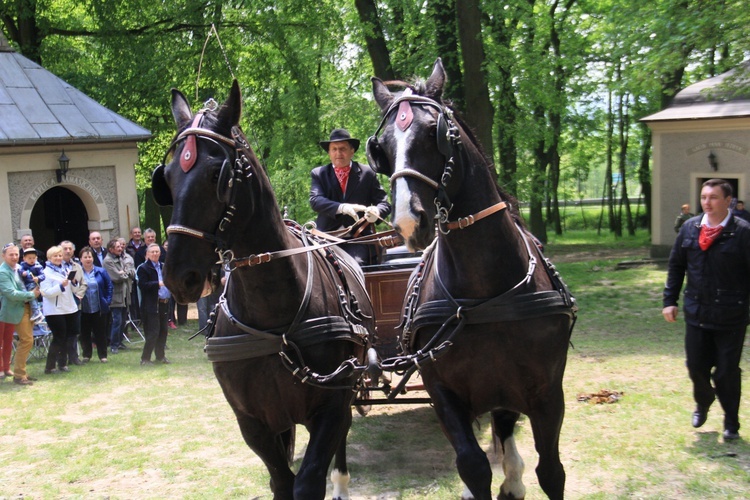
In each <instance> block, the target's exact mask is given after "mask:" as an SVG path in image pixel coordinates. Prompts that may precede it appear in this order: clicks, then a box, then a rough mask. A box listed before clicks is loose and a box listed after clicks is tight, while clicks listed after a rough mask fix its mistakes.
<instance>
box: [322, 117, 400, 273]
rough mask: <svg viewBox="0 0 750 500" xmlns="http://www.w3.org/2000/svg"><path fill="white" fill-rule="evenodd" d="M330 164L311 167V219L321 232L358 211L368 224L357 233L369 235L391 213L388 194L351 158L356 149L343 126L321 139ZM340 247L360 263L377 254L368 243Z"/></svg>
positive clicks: (355, 217)
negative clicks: (314, 214) (324, 139)
mask: <svg viewBox="0 0 750 500" xmlns="http://www.w3.org/2000/svg"><path fill="white" fill-rule="evenodd" d="M320 146H321V147H322V148H323V149H325V150H326V152H327V153H328V157H329V158H330V159H331V163H329V164H328V165H323V166H321V167H316V168H314V169H313V171H312V173H311V176H312V183H311V186H310V206H311V207H312V209H313V210H315V212H317V214H318V218H317V220H316V221H315V222H316V225H317V228H318V229H320V230H321V231H335V230H337V229H341V228H344V227H349V226H351V225H352V224H354V222H355V221H357V220H359V218H360V214H362V216H364V217H365V219H366V220H367V222H369V223H371V224H372V225H370V226H369V227H367V228H366V229H365V230H364V231H363V232H362V233H361V235H362V236H363V235H366V234H372V233H373V232H374V230H373V226H374V224H375V223H376V222H377V221H378V220H381V219H385V218H386V217H388V215H389V214H390V213H391V205H390V203H388V195H387V194H386V193H385V191H384V190H383V188H382V186H381V185H380V183H379V182H378V178H377V176H376V175H375V172H373V171H372V169H371V168H370V167H369V166H368V165H363V164H361V163H357V162H356V161H352V158H353V157H354V153H355V152H356V151H357V149H358V148H359V139H354V138H352V136H351V135H350V134H349V132H348V131H347V130H346V129H343V128H337V129H335V130H334V131H333V132H331V137H330V140H328V141H321V142H320ZM342 248H343V249H344V250H346V251H347V253H349V255H351V256H352V257H354V258H355V259H357V261H358V262H359V263H360V264H362V265H368V264H375V263H376V262H375V260H376V258H377V253H376V251H375V247H374V246H372V245H358V244H349V245H343V246H342Z"/></svg>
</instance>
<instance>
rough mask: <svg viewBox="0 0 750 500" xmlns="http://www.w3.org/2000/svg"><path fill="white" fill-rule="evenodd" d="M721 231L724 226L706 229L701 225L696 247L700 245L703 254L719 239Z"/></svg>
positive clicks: (705, 226) (706, 227)
mask: <svg viewBox="0 0 750 500" xmlns="http://www.w3.org/2000/svg"><path fill="white" fill-rule="evenodd" d="M723 229H724V226H716V227H708V226H707V225H705V224H703V225H702V226H701V232H700V235H699V236H698V245H700V247H701V250H703V251H704V252H705V251H706V250H708V248H709V247H710V246H711V245H713V243H714V241H716V239H717V238H718V237H719V235H720V234H721V231H722V230H723Z"/></svg>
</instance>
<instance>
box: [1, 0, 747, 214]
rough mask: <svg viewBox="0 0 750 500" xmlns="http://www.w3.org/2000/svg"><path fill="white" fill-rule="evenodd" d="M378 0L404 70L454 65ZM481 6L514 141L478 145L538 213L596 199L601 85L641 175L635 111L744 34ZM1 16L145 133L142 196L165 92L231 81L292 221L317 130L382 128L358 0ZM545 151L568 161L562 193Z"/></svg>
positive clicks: (427, 32)
mask: <svg viewBox="0 0 750 500" xmlns="http://www.w3.org/2000/svg"><path fill="white" fill-rule="evenodd" d="M445 4H446V5H448V6H450V5H454V4H455V2H450V1H446V2H445ZM376 6H377V9H378V14H379V16H380V24H381V25H382V29H383V32H384V37H385V40H386V43H387V45H388V50H389V56H390V60H391V61H392V64H393V68H394V71H395V74H396V75H397V77H399V78H402V79H411V78H413V77H414V76H418V77H425V76H426V75H427V74H428V73H429V70H430V68H431V66H432V63H433V62H434V60H435V58H436V57H438V56H445V57H446V58H451V59H452V60H459V66H460V61H461V58H460V57H458V56H457V54H440V53H438V52H437V50H438V49H437V48H436V47H437V44H436V43H435V33H436V29H437V26H436V24H435V23H436V22H437V21H436V18H435V16H433V15H431V13H432V10H431V9H432V8H433V5H432V3H431V2H426V1H418V2H404V1H402V0H385V1H381V2H377V3H376ZM480 8H481V10H482V14H483V16H484V18H483V23H484V29H483V32H482V37H483V43H484V49H485V54H486V60H485V72H486V77H487V79H488V87H489V91H490V95H491V100H492V102H493V103H494V105H495V106H496V113H495V116H496V121H495V124H494V136H495V137H498V139H500V140H497V141H496V144H504V143H505V142H504V141H507V140H508V139H509V138H510V139H512V140H513V143H514V147H515V150H512V151H501V150H497V151H489V152H488V153H489V154H491V156H492V157H493V158H494V159H495V161H496V163H497V164H498V165H501V164H502V165H505V164H506V163H507V162H508V158H501V157H500V155H501V154H512V155H513V158H512V160H513V161H514V163H513V164H514V165H516V167H517V169H516V170H515V171H513V172H511V173H510V174H509V175H510V177H511V181H512V190H514V191H516V194H517V196H518V197H519V198H520V199H522V200H524V201H533V202H534V203H535V206H542V204H543V201H544V200H546V199H548V198H550V197H552V196H553V195H554V194H557V195H558V196H559V197H560V198H561V199H566V198H567V199H575V198H577V197H579V195H580V193H584V192H588V193H590V192H592V191H593V192H595V193H598V194H597V196H601V193H600V191H601V188H602V185H600V184H601V181H600V179H601V175H599V177H597V176H596V175H594V173H595V172H601V171H603V168H604V165H605V163H606V161H607V144H606V142H605V131H606V130H607V124H608V121H609V120H611V119H612V116H610V115H609V113H608V111H607V96H608V95H610V94H611V95H612V96H613V99H615V101H618V100H622V101H623V102H625V103H627V105H628V112H629V113H630V125H629V134H630V135H629V136H630V144H629V148H628V158H627V159H626V164H627V165H628V169H627V175H628V176H629V177H631V181H632V182H634V183H636V184H637V183H638V182H640V181H647V180H648V175H646V174H645V173H644V172H639V171H638V169H637V166H638V165H639V164H640V162H639V159H640V156H641V154H642V149H643V148H646V147H648V142H647V141H646V139H647V137H646V134H648V133H649V132H648V130H647V129H646V128H645V127H643V126H641V125H639V124H638V123H637V119H639V118H641V117H643V116H645V115H647V114H650V113H653V112H655V111H657V110H659V109H660V108H661V107H662V106H663V105H664V104H665V103H666V102H668V99H669V98H671V96H672V95H673V94H674V93H675V92H676V91H677V90H679V88H682V87H684V86H686V85H688V84H690V83H693V82H695V81H697V80H699V79H702V78H706V77H708V76H712V75H714V74H717V73H719V72H721V71H725V70H727V69H729V68H731V67H734V66H736V65H737V64H738V63H739V62H740V61H741V60H742V59H743V58H744V57H745V55H746V54H747V48H748V46H747V40H748V35H749V34H750V33H749V32H748V26H750V11H749V10H748V9H747V8H746V6H745V4H744V3H743V2H740V1H739V0H728V1H724V2H705V1H699V0H657V1H651V0H577V1H571V2H564V3H561V2H551V1H542V2H528V1H526V0H509V1H506V2H494V1H488V0H484V1H481V2H480ZM0 14H1V15H3V20H4V23H5V32H6V35H7V37H8V38H9V39H10V40H11V41H12V42H13V43H15V44H16V46H20V48H21V49H22V50H24V51H28V55H29V56H30V57H31V56H33V57H35V58H38V59H39V60H41V62H42V64H43V65H44V66H45V67H46V68H47V69H49V70H50V71H52V72H53V73H55V74H57V75H59V76H60V77H61V78H63V79H64V80H66V81H68V82H69V83H70V84H72V85H74V86H75V87H77V88H79V89H80V90H82V91H83V92H85V93H86V94H88V95H89V96H91V97H92V98H94V99H95V100H97V101H98V102H101V103H102V104H103V105H105V106H107V107H108V108H110V109H112V110H114V111H116V112H117V113H120V114H121V115H123V116H125V117H127V118H129V119H130V120H132V121H134V122H136V123H138V124H140V125H142V126H144V127H145V128H147V129H149V130H150V131H151V132H152V133H153V136H154V139H153V140H152V141H150V142H149V143H147V144H142V145H140V158H141V160H140V162H139V163H138V165H136V179H137V185H138V189H139V192H140V193H141V194H142V193H143V190H144V189H145V188H146V187H147V186H148V184H149V179H150V173H151V170H152V169H153V166H154V165H156V164H158V163H159V162H160V161H161V157H162V155H163V153H164V150H165V149H166V147H167V146H168V144H169V142H170V140H171V138H172V136H173V134H174V123H173V120H172V117H171V112H170V106H169V103H170V89H171V88H177V89H180V90H181V91H182V92H183V93H185V95H186V96H188V98H189V99H190V101H191V102H192V105H193V108H194V109H196V110H197V109H199V108H200V107H201V106H202V104H203V103H204V102H205V101H206V100H207V99H209V98H214V99H216V100H218V101H222V100H223V98H224V97H225V96H226V94H227V92H228V89H229V88H230V84H231V80H232V79H233V78H237V80H238V81H239V82H240V85H241V88H242V91H243V102H244V112H243V120H242V126H243V129H244V130H245V132H246V134H247V136H248V138H249V139H250V142H251V144H252V146H253V148H254V149H255V150H256V152H257V154H258V156H259V158H260V159H261V161H262V162H263V163H264V164H265V165H266V166H267V168H268V170H269V173H270V176H271V178H272V179H273V180H274V184H275V185H276V186H277V189H279V191H280V196H279V198H280V203H281V204H282V205H284V204H286V205H288V206H289V207H290V214H295V217H296V214H299V215H300V216H301V217H309V216H310V215H311V212H310V211H309V207H308V204H307V196H306V194H305V192H306V190H307V186H306V183H308V182H309V181H308V180H307V176H308V172H309V170H310V169H311V168H313V167H314V166H316V165H318V164H321V163H323V162H325V161H326V157H325V155H324V154H321V153H322V152H321V150H320V148H319V147H318V145H317V143H318V141H320V140H321V139H324V138H326V137H327V136H328V134H329V133H330V131H331V129H333V128H336V127H346V128H348V129H349V130H350V131H351V132H352V134H353V135H354V136H356V137H360V138H362V139H365V138H366V137H367V136H369V135H370V134H371V133H372V131H374V129H375V127H376V126H377V122H378V110H377V107H376V106H375V105H374V104H373V103H372V99H371V96H370V82H369V76H370V75H371V74H372V67H371V63H370V60H369V56H368V53H367V52H366V50H365V43H364V33H363V27H362V26H361V23H360V20H359V17H358V15H357V10H356V8H355V5H354V2H352V1H347V2H334V1H331V0H322V1H319V2H307V1H303V0H277V1H274V2H269V1H268V0H211V1H208V2H206V1H204V0H175V1H172V2H152V1H147V0H106V1H105V0H84V1H83V2H76V1H73V0H44V1H38V0H5V1H3V2H0ZM29 20H33V21H35V23H30V22H27V21H29ZM22 21H23V22H22ZM213 27H215V30H216V31H214V28H213ZM216 34H218V36H217V35H216ZM460 69H461V68H460V67H459V68H458V70H459V71H460ZM459 74H460V73H459ZM454 83H455V82H454ZM460 83H461V84H463V82H460ZM457 101H459V103H460V101H461V100H460V99H457ZM618 147H619V146H617V145H615V147H614V148H613V150H612V151H611V154H612V155H613V157H614V156H616V155H617V153H618V151H617V149H618ZM553 151H554V152H556V154H559V156H560V158H561V161H560V179H561V183H560V187H559V188H558V189H559V191H558V192H557V193H551V192H550V190H551V184H550V182H549V180H550V178H549V167H548V160H549V159H550V155H552V154H553ZM278 183H284V184H283V185H279V184H278ZM286 183H288V185H287V184H286ZM629 192H630V193H631V195H637V192H638V189H632V188H631V186H629ZM634 193H636V194H634Z"/></svg>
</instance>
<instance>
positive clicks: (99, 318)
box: [80, 312, 108, 359]
mask: <svg viewBox="0 0 750 500" xmlns="http://www.w3.org/2000/svg"><path fill="white" fill-rule="evenodd" d="M107 331H108V330H107V313H105V314H101V313H99V312H95V313H84V312H82V313H81V336H80V337H81V354H82V355H83V357H84V358H88V359H91V354H92V352H93V346H92V341H93V343H95V344H96V354H97V355H98V356H99V359H103V358H106V357H107Z"/></svg>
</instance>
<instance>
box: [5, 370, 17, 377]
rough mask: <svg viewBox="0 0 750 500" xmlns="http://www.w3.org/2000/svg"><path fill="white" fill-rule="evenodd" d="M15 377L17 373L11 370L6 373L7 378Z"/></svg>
mask: <svg viewBox="0 0 750 500" xmlns="http://www.w3.org/2000/svg"><path fill="white" fill-rule="evenodd" d="M13 375H15V373H13V372H12V371H10V370H8V371H6V372H5V376H6V377H12V376H13Z"/></svg>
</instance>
